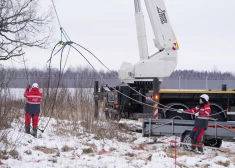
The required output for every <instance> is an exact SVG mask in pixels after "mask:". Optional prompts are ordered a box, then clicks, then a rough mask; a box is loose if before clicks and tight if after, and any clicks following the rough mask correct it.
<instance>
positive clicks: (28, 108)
mask: <svg viewBox="0 0 235 168" xmlns="http://www.w3.org/2000/svg"><path fill="white" fill-rule="evenodd" d="M24 97H25V98H26V99H27V103H26V105H25V132H26V133H28V134H30V121H31V118H32V125H33V136H34V137H37V128H38V118H39V113H40V103H41V100H42V93H41V92H40V91H39V86H38V84H37V83H34V84H33V85H32V89H31V90H30V85H28V87H27V89H26V90H25V93H24Z"/></svg>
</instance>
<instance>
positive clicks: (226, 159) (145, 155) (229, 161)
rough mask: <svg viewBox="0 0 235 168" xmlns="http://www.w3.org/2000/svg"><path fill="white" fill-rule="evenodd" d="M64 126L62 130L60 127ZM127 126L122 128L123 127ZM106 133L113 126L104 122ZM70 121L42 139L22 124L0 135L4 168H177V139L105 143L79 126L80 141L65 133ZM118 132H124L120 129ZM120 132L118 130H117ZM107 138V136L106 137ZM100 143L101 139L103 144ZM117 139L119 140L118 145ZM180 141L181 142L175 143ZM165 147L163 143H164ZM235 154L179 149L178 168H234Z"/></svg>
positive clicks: (129, 136) (234, 146) (126, 137)
mask: <svg viewBox="0 0 235 168" xmlns="http://www.w3.org/2000/svg"><path fill="white" fill-rule="evenodd" d="M47 121H48V118H42V120H40V123H41V124H40V125H45V123H46V122H47ZM62 123H64V124H62ZM123 123H126V122H125V120H121V121H120V122H119V124H120V125H122V124H123ZM99 125H103V128H104V129H105V128H106V129H108V128H109V124H108V123H106V122H100V123H99ZM127 125H128V126H137V127H138V126H141V123H140V122H137V121H128V122H127ZM69 126H70V122H68V121H60V124H58V123H57V122H56V121H55V120H54V119H51V121H50V123H49V125H48V127H47V128H46V130H45V132H44V133H39V138H37V139H36V138H34V137H32V136H31V135H28V134H25V133H24V126H23V120H22V121H21V122H14V123H12V128H11V129H7V130H4V131H1V132H0V135H3V134H4V133H7V138H6V139H3V140H0V152H1V153H0V167H1V168H2V167H10V168H21V167H22V168H31V167H34V168H36V167H38V168H44V167H56V168H60V167H61V168H77V167H78V168H80V167H81V168H83V167H84V168H88V167H91V168H93V167H94V168H106V167H108V168H114V167H115V168H119V167H120V168H140V167H143V168H153V167H155V168H174V167H175V160H174V152H175V151H174V148H172V147H171V146H170V143H168V142H170V141H171V140H174V139H175V137H174V136H169V137H160V138H158V141H157V142H156V143H148V142H153V140H152V139H151V138H148V137H142V135H141V133H135V132H130V131H123V133H122V136H123V139H122V140H120V138H113V139H106V138H105V136H101V135H99V134H100V133H99V132H97V134H95V133H94V134H89V133H87V132H86V130H85V129H84V128H83V127H82V126H81V124H78V127H77V129H78V131H77V135H76V136H75V135H72V133H70V132H67V129H66V127H69ZM120 129H125V127H122V128H120ZM113 131H116V130H113ZM106 133H107V132H106ZM101 137H102V138H101ZM117 139H119V140H117ZM177 140H179V139H178V138H177ZM164 142H165V143H164ZM222 147H226V148H230V149H231V151H232V152H233V151H234V150H235V143H234V142H223V146H222ZM234 163H235V155H234V153H223V152H220V151H215V150H212V149H205V155H196V154H194V153H192V152H188V151H184V150H183V149H182V148H181V147H178V148H177V160H176V167H178V168H183V167H184V168H187V167H192V168H195V167H198V168H199V167H200V168H223V167H229V168H235V166H234Z"/></svg>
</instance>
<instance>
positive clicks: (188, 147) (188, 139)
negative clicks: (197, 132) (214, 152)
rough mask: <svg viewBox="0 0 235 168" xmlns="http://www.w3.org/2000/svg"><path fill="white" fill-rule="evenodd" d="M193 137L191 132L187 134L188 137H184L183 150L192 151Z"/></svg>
mask: <svg viewBox="0 0 235 168" xmlns="http://www.w3.org/2000/svg"><path fill="white" fill-rule="evenodd" d="M191 139H192V138H191V137H190V132H188V133H186V135H185V136H184V137H183V143H184V144H183V145H182V146H183V148H184V150H191V145H190V144H191Z"/></svg>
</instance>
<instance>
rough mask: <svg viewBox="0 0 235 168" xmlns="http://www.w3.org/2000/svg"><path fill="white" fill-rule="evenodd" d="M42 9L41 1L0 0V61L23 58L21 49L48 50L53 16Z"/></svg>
mask: <svg viewBox="0 0 235 168" xmlns="http://www.w3.org/2000/svg"><path fill="white" fill-rule="evenodd" d="M41 9H42V8H40V5H39V0H0V37H1V38H0V61H1V60H8V59H10V58H12V57H17V56H21V55H22V53H20V52H18V50H19V49H20V48H21V47H39V48H46V46H47V45H48V44H49V39H50V37H51V33H52V31H50V29H49V28H50V27H49V24H50V22H51V20H52V17H51V16H52V15H51V12H50V11H48V12H46V13H43V12H42V11H41Z"/></svg>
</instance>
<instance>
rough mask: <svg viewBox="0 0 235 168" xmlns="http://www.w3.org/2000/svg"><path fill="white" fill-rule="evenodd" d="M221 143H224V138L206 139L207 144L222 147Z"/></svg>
mask: <svg viewBox="0 0 235 168" xmlns="http://www.w3.org/2000/svg"><path fill="white" fill-rule="evenodd" d="M221 145H222V139H216V138H213V139H209V140H206V141H205V146H211V147H216V148H220V147H221Z"/></svg>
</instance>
